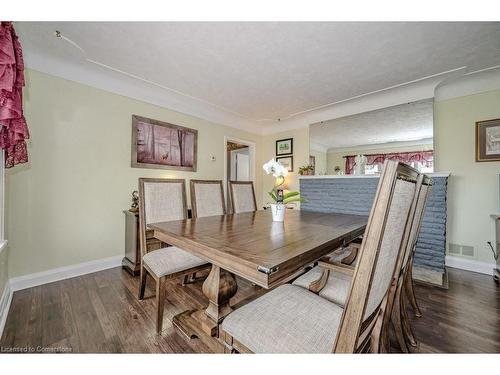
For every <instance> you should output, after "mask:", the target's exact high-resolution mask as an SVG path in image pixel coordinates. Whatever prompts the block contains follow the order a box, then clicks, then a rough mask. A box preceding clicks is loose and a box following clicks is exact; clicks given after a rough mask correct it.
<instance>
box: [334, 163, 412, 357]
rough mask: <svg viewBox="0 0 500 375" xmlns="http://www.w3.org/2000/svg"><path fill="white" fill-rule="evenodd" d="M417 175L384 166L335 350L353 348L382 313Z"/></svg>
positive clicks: (398, 260) (400, 253)
mask: <svg viewBox="0 0 500 375" xmlns="http://www.w3.org/2000/svg"><path fill="white" fill-rule="evenodd" d="M418 181H420V183H421V179H419V173H418V172H417V171H416V170H415V169H413V168H411V167H409V166H408V165H406V164H403V163H398V162H395V161H386V162H385V163H384V170H383V172H382V174H381V176H380V181H379V184H378V188H377V193H376V195H375V200H374V203H373V205H372V209H371V212H370V216H369V218H368V224H367V227H366V231H365V235H364V237H363V242H362V244H361V249H360V254H361V255H360V258H359V260H358V262H357V266H356V269H355V271H354V275H353V281H352V283H351V289H350V292H349V297H348V299H347V302H346V305H345V308H344V312H343V315H342V320H341V324H340V327H339V330H338V333H337V340H336V342H335V346H334V351H335V352H338V353H353V352H356V350H357V349H358V345H360V344H361V343H360V342H359V338H360V335H361V333H362V332H361V328H362V325H363V322H365V321H367V320H368V319H374V317H375V318H376V316H377V315H378V314H379V313H380V312H381V311H382V303H383V301H384V298H385V297H386V296H387V293H388V291H389V288H390V286H391V283H392V282H393V280H394V277H395V274H396V273H397V274H398V275H399V269H397V268H399V267H400V265H401V262H402V258H403V255H404V250H406V243H407V241H408V238H409V228H410V227H409V221H410V216H411V215H412V214H413V213H414V209H415V206H416V198H417V195H416V193H417V191H418V190H419V189H420V186H417V185H418Z"/></svg>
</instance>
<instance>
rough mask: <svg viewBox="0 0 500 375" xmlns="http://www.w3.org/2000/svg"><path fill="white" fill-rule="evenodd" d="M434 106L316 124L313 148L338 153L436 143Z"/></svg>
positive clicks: (392, 109)
mask: <svg viewBox="0 0 500 375" xmlns="http://www.w3.org/2000/svg"><path fill="white" fill-rule="evenodd" d="M433 103H434V101H433V100H432V99H430V100H420V101H418V102H413V103H407V104H402V105H397V106H393V107H389V108H383V109H379V110H376V111H370V112H365V113H360V114H357V115H353V116H347V117H342V118H337V119H334V120H330V121H324V122H321V123H318V124H313V125H311V128H310V132H309V136H310V141H311V148H315V147H316V148H319V149H322V150H329V151H335V150H339V149H345V148H350V147H356V146H367V145H377V144H385V143H396V142H410V141H412V142H419V141H421V140H426V141H427V143H429V142H430V143H432V139H431V138H432V136H433ZM318 146H319V147H318Z"/></svg>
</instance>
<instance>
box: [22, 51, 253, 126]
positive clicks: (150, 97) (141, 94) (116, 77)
mask: <svg viewBox="0 0 500 375" xmlns="http://www.w3.org/2000/svg"><path fill="white" fill-rule="evenodd" d="M24 60H25V65H26V67H28V68H30V69H33V70H37V71H39V72H42V73H46V74H49V75H52V76H55V77H59V78H63V79H66V80H69V81H73V82H77V83H81V84H83V85H87V86H91V87H94V88H97V89H101V90H104V91H108V92H111V93H114V94H118V95H122V96H126V97H129V98H132V99H136V100H139V101H143V102H146V103H150V104H154V105H157V106H159V107H163V108H167V109H171V110H174V111H177V112H180V113H184V114H187V115H191V116H194V117H198V118H200V119H203V120H206V121H210V122H213V123H216V124H221V125H225V126H228V127H232V128H237V129H240V130H244V131H246V132H249V133H253V134H258V135H261V134H262V127H263V125H262V124H259V123H258V122H255V121H251V120H248V119H245V118H242V117H240V116H238V115H236V114H234V113H232V112H229V111H225V110H224V109H221V108H219V107H216V106H214V105H211V104H210V103H207V102H203V101H200V100H198V99H196V98H193V97H188V96H185V95H182V94H180V93H176V92H174V91H171V90H167V89H164V88H162V87H160V86H157V85H155V84H153V83H149V82H147V81H143V80H140V79H137V78H133V77H131V76H129V75H126V74H122V73H120V72H117V71H113V70H110V69H107V68H105V67H103V66H99V65H96V64H92V63H89V62H78V63H74V64H73V63H68V62H65V61H62V60H61V59H58V58H56V57H53V56H47V55H40V54H38V53H33V52H30V51H26V53H25V56H24Z"/></svg>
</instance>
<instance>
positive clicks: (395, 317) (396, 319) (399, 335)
mask: <svg viewBox="0 0 500 375" xmlns="http://www.w3.org/2000/svg"><path fill="white" fill-rule="evenodd" d="M402 287H403V285H402V284H400V285H399V287H398V289H397V291H396V297H395V299H394V306H393V309H392V315H391V318H392V319H391V321H392V326H393V327H394V333H395V334H396V339H397V341H398V344H399V347H400V348H401V351H402V352H403V353H409V350H408V346H407V345H406V341H405V338H404V333H403V327H402V323H401V308H402V306H401V289H402ZM403 308H404V307H403Z"/></svg>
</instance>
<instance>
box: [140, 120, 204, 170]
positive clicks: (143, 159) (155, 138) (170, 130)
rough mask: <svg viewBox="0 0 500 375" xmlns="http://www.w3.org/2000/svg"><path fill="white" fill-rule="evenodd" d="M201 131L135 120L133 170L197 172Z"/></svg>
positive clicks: (164, 123)
mask: <svg viewBox="0 0 500 375" xmlns="http://www.w3.org/2000/svg"><path fill="white" fill-rule="evenodd" d="M197 144H198V131H197V130H196V129H190V128H185V127H183V126H179V125H173V124H169V123H167V122H161V121H157V120H152V119H148V118H145V117H140V116H136V115H133V116H132V164H131V165H132V167H133V168H155V169H174V170H181V171H189V172H196V153H197Z"/></svg>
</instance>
